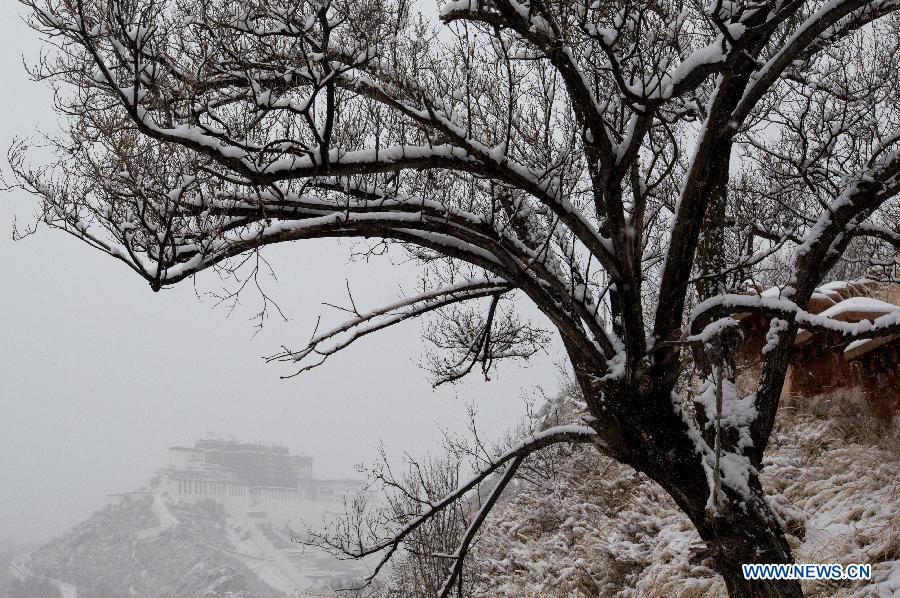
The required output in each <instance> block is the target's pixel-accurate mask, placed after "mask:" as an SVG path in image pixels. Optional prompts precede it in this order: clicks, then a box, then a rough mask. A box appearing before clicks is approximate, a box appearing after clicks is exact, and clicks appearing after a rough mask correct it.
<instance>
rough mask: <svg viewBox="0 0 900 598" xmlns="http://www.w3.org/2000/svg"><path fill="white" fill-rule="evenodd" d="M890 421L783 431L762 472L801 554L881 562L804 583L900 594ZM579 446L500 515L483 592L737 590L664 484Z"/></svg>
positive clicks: (899, 502)
mask: <svg viewBox="0 0 900 598" xmlns="http://www.w3.org/2000/svg"><path fill="white" fill-rule="evenodd" d="M879 425H880V424H876V423H874V422H868V421H867V422H862V423H851V424H848V423H847V422H846V421H844V420H835V419H817V418H814V417H812V416H810V415H800V414H796V413H790V412H788V411H787V410H785V411H783V412H782V414H781V418H780V420H779V422H778V424H777V427H776V430H775V432H774V433H773V436H772V444H771V445H770V449H769V451H768V452H767V457H766V459H765V461H764V467H763V470H762V472H761V477H762V481H763V485H764V487H765V488H766V490H767V493H768V494H769V501H770V504H771V505H772V508H773V510H774V511H775V513H776V515H777V516H778V517H779V519H780V520H781V521H782V524H783V526H784V529H785V532H786V534H787V537H788V541H789V542H790V544H791V547H792V549H793V551H794V557H795V559H796V561H797V562H801V563H816V562H824V563H830V562H839V563H843V564H848V563H871V564H872V565H873V580H872V581H871V582H870V583H862V582H804V591H805V593H806V595H807V596H808V597H813V598H825V597H832V596H835V597H853V598H862V597H864V596H893V595H897V593H898V592H900V539H898V535H897V530H900V482H898V480H900V458H898V456H900V453H898V448H897V447H896V446H893V447H892V446H887V445H886V443H885V442H884V439H885V438H889V434H887V433H886V432H885V430H881V431H879V428H878V426H879ZM560 450H561V449H560ZM575 450H576V451H577V454H576V455H574V456H566V455H562V454H559V455H556V456H554V453H552V452H551V454H549V455H548V456H546V457H543V458H541V459H539V460H538V461H537V463H536V464H534V465H533V467H535V468H536V471H533V472H531V474H532V475H531V476H529V477H530V478H531V479H539V480H541V482H540V483H541V486H540V487H538V486H537V485H535V484H532V483H530V482H528V481H521V482H518V485H517V486H515V487H514V488H513V489H512V491H511V492H510V495H509V496H508V497H507V498H506V499H505V502H504V503H503V504H501V505H500V506H499V508H498V510H497V512H495V513H494V514H492V516H491V518H490V519H489V520H488V523H487V525H486V526H485V530H486V531H485V532H484V533H483V534H482V535H481V538H480V539H479V541H478V542H477V544H476V547H475V551H474V554H473V556H472V564H471V565H470V566H469V570H470V571H471V573H470V575H472V576H474V590H475V591H474V595H476V596H510V597H512V596H516V597H519V596H522V597H538V596H597V595H600V596H620V597H650V596H660V597H662V596H681V597H700V596H725V595H726V593H725V587H724V583H723V582H722V580H721V578H720V577H719V576H718V575H717V574H715V572H714V571H713V570H712V568H711V565H712V563H711V562H710V561H708V560H706V559H705V557H704V553H703V550H702V543H701V541H700V538H699V536H698V535H697V533H696V531H695V530H694V528H693V526H692V525H691V524H690V522H689V521H688V519H687V517H686V516H684V515H683V514H682V513H681V512H680V511H679V510H678V509H677V508H676V507H675V505H674V503H673V502H672V500H671V499H670V498H669V497H668V495H666V493H665V492H664V491H663V490H662V489H661V488H660V487H659V486H657V485H656V484H654V483H652V482H650V481H649V480H648V479H647V478H646V477H644V476H641V475H639V474H636V473H634V472H633V471H632V470H630V469H628V468H626V467H624V466H621V465H618V464H615V463H613V462H611V461H609V460H608V459H606V458H604V457H602V456H600V455H598V454H596V453H593V452H592V451H591V450H590V449H589V448H588V447H580V448H576V449H575ZM539 473H540V474H541V475H538V474H539ZM542 476H543V477H542Z"/></svg>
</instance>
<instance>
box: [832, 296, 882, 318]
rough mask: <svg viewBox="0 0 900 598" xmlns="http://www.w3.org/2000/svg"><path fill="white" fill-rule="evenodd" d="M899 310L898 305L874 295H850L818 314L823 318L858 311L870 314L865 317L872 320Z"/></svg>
mask: <svg viewBox="0 0 900 598" xmlns="http://www.w3.org/2000/svg"><path fill="white" fill-rule="evenodd" d="M898 311H900V307H898V306H896V305H892V304H890V303H887V302H886V301H881V300H880V299H875V298H874V297H850V298H849V299H844V300H843V301H841V302H839V303H837V304H836V305H832V306H831V307H829V308H828V309H826V310H825V311H823V312H822V313H820V314H819V316H821V317H824V318H837V317H838V316H841V315H843V314H846V313H848V312H859V313H865V314H871V315H872V316H873V317H871V318H867V319H871V320H874V319H875V318H876V317H879V316H884V315H887V314H890V313H893V312H898Z"/></svg>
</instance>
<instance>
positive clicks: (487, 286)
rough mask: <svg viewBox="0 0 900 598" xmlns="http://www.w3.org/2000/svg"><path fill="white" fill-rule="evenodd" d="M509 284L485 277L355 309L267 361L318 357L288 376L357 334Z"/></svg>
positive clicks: (496, 293)
mask: <svg viewBox="0 0 900 598" xmlns="http://www.w3.org/2000/svg"><path fill="white" fill-rule="evenodd" d="M510 290H512V287H511V286H510V285H509V284H508V283H505V282H503V281H502V280H500V279H496V278H494V279H490V278H485V279H481V280H472V281H466V282H462V283H459V284H454V285H450V286H447V287H444V288H441V289H437V290H434V291H430V292H427V293H422V294H420V295H416V296H413V297H409V298H407V299H403V300H401V301H397V302H395V303H392V304H390V305H386V306H384V307H382V308H379V309H375V310H372V311H369V312H359V311H356V310H355V307H354V312H355V316H354V317H353V318H351V319H349V320H347V321H346V322H344V323H342V324H340V325H338V326H336V327H335V328H332V329H331V330H328V331H325V332H321V333H318V334H314V335H313V337H312V338H311V339H310V340H309V342H308V343H307V345H306V347H304V348H303V349H300V350H298V351H293V350H290V349H285V350H284V351H283V352H281V353H278V354H276V355H273V356H271V357H269V358H268V361H286V362H291V363H298V364H299V363H301V362H303V361H304V360H306V359H307V358H310V357H316V358H317V359H318V361H316V362H314V363H311V364H308V365H305V366H303V367H301V368H300V369H299V370H298V371H297V372H296V373H294V374H292V375H291V376H289V377H293V376H297V375H298V374H300V373H302V372H305V371H307V370H310V369H312V368H315V367H318V366H320V365H322V364H323V363H324V362H325V361H326V360H327V359H328V358H329V357H331V356H332V355H334V354H335V353H337V352H338V351H340V350H342V349H345V348H347V347H348V346H350V345H351V344H353V343H354V342H355V341H357V340H359V339H360V338H362V337H364V336H367V335H369V334H372V333H374V332H378V331H380V330H384V329H385V328H389V327H391V326H394V325H396V324H399V323H401V322H405V321H407V320H411V319H414V318H417V317H419V316H422V315H425V314H427V313H429V312H432V311H435V310H438V309H440V308H442V307H446V306H448V305H452V304H454V303H459V302H462V301H470V300H473V299H479V298H483V297H491V296H499V295H503V294H504V293H508V292H509V291H510Z"/></svg>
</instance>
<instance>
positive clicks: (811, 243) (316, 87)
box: [11, 0, 900, 596]
mask: <svg viewBox="0 0 900 598" xmlns="http://www.w3.org/2000/svg"><path fill="white" fill-rule="evenodd" d="M20 1H21V2H22V3H23V4H25V5H26V6H27V7H28V8H29V9H30V10H31V11H32V15H33V16H32V24H33V26H34V28H35V29H37V30H38V31H40V32H41V33H42V34H43V35H44V36H45V38H46V39H47V41H48V43H49V44H50V46H51V47H52V48H53V50H52V51H51V52H49V53H48V54H47V56H46V58H45V59H44V60H43V61H42V63H41V65H40V66H39V67H37V68H35V71H34V74H35V75H36V76H37V77H38V78H47V79H50V80H52V81H54V82H57V83H58V84H59V85H60V93H59V94H58V96H57V97H58V100H57V101H58V106H57V109H58V111H59V112H60V114H62V115H64V116H65V118H66V120H67V121H68V131H67V133H66V134H65V135H64V136H62V137H61V138H60V139H57V141H56V146H57V149H58V151H59V161H58V162H57V163H56V165H55V166H52V167H49V168H41V167H35V166H29V165H28V162H27V160H26V159H25V156H26V152H25V151H24V147H23V146H21V145H19V146H16V147H14V148H13V150H12V153H11V159H12V164H13V167H14V169H15V171H16V173H17V176H18V180H19V184H20V185H21V186H22V187H23V188H25V189H27V190H29V191H31V192H32V193H34V194H36V195H37V196H39V197H40V198H41V200H42V205H43V207H44V209H43V220H44V221H45V222H46V223H47V224H49V225H50V226H52V227H56V228H60V229H62V230H65V231H66V232H68V233H70V234H72V235H74V236H75V237H77V238H79V239H81V240H83V241H85V242H87V243H89V244H90V245H92V246H94V247H96V248H97V249H99V250H100V251H103V252H105V253H108V254H109V255H111V256H112V257H114V258H116V259H118V260H120V261H122V262H123V263H125V264H126V265H127V266H128V267H130V268H131V269H132V270H134V271H135V272H137V273H138V274H139V275H140V276H142V277H144V278H145V279H146V280H147V281H148V282H149V284H150V286H151V288H153V289H154V290H159V289H160V288H162V287H164V286H167V285H172V284H175V283H177V282H179V281H182V280H185V279H187V278H189V277H191V276H193V275H194V274H196V273H198V272H200V271H202V270H205V269H207V268H213V267H217V268H225V269H229V270H230V269H233V268H235V267H237V266H238V265H240V264H241V263H244V262H246V261H247V260H249V259H250V258H251V257H252V256H254V255H257V252H258V251H259V250H260V249H261V248H262V247H264V246H266V245H269V244H272V243H281V242H300V241H303V240H306V239H313V238H348V237H349V238H365V239H373V241H371V243H372V245H371V248H372V251H373V252H378V251H380V250H382V249H383V248H384V247H386V246H388V245H400V246H402V247H403V248H406V249H407V250H408V251H409V252H411V254H412V255H413V256H414V257H415V258H416V259H417V260H419V263H420V264H421V266H422V272H423V287H422V292H421V293H419V294H417V295H415V296H409V297H406V298H404V299H402V300H400V301H398V302H397V303H395V304H393V305H390V306H386V307H385V308H384V309H379V310H374V311H371V312H360V311H358V310H356V309H355V308H354V309H353V311H354V313H353V314H352V316H353V317H352V318H351V320H349V321H348V322H346V323H345V324H343V325H341V326H339V327H337V328H335V329H333V330H331V331H328V332H325V333H320V334H317V335H316V336H315V337H314V338H312V339H311V340H310V342H309V343H308V345H307V346H305V347H302V348H299V349H296V350H285V351H284V352H283V353H282V354H280V355H278V356H275V357H276V358H278V359H282V360H286V361H288V362H291V363H296V364H298V368H299V369H300V370H302V369H305V368H309V367H314V366H315V365H318V364H320V363H321V362H322V361H324V360H326V359H327V358H328V357H330V356H331V355H333V354H334V353H335V352H336V351H338V350H340V349H341V348H343V347H346V346H347V345H349V344H350V343H352V342H354V341H356V340H357V339H359V338H361V337H363V336H365V335H367V334H369V333H372V332H376V331H378V330H380V329H383V328H385V327H388V326H391V325H394V324H397V323H399V322H403V321H407V320H410V319H414V318H417V317H420V316H423V315H427V314H430V315H437V316H438V317H439V318H440V317H443V318H444V320H443V321H444V322H445V324H444V325H440V326H436V327H434V328H433V329H432V335H431V340H432V341H434V343H435V345H436V346H437V347H438V348H440V349H441V350H442V353H440V357H436V358H435V359H434V360H433V365H434V367H435V370H436V374H437V380H438V382H440V381H452V380H456V379H458V378H459V377H461V376H463V375H465V374H467V373H469V372H471V371H473V370H476V369H481V370H482V371H483V372H484V374H485V375H487V374H488V372H489V371H490V369H491V368H492V367H493V365H494V364H495V363H496V362H498V361H499V360H502V359H516V358H524V357H528V356H530V355H531V354H532V353H533V352H534V351H535V350H536V348H537V347H539V346H540V345H541V344H542V343H543V342H544V339H543V336H542V332H541V331H540V330H538V329H537V328H536V327H535V326H534V325H532V324H529V323H527V322H523V321H521V320H520V319H519V318H518V317H517V316H516V315H515V312H514V311H513V306H514V303H513V301H514V300H515V299H519V300H528V301H530V302H532V303H533V304H534V305H535V306H536V307H537V309H538V310H540V312H541V313H542V314H543V315H544V316H545V317H546V320H547V322H548V323H549V327H550V328H552V329H554V330H555V332H556V333H558V335H559V337H560V338H561V339H562V344H563V345H564V347H565V351H566V354H567V356H568V359H569V361H570V362H571V367H572V369H573V371H574V373H575V376H576V378H577V381H578V383H579V385H580V387H581V389H582V392H583V394H584V396H585V397H586V401H587V408H588V410H589V412H590V417H589V419H588V420H587V421H586V422H585V425H580V426H564V427H560V428H551V429H548V430H545V431H542V432H540V433H538V434H536V435H533V436H531V437H530V438H529V439H527V440H525V441H524V442H522V443H521V444H519V445H517V446H515V447H513V448H511V449H510V450H509V451H507V452H506V453H504V454H503V455H501V456H500V457H499V458H496V459H493V460H491V462H490V464H489V466H488V467H486V468H485V470H484V471H482V472H480V473H479V474H478V476H476V477H475V478H474V480H475V482H472V483H473V484H475V483H477V482H478V481H480V480H483V479H486V478H487V477H488V476H490V475H492V474H494V473H495V472H496V473H497V474H498V476H499V479H500V484H499V485H498V488H499V489H500V490H502V487H503V485H504V483H505V481H508V480H509V479H510V478H511V476H512V475H513V474H514V473H515V470H516V468H517V467H519V465H520V464H521V463H522V461H523V460H524V459H526V458H527V456H528V455H529V454H531V453H532V452H534V451H537V450H540V449H541V448H543V447H546V446H549V445H551V444H555V443H560V442H566V443H568V442H578V443H588V444H591V445H593V446H594V447H596V448H597V449H598V450H601V451H603V452H604V453H606V454H608V455H610V456H612V457H613V458H615V459H616V460H618V461H620V462H622V463H625V464H628V465H630V466H632V467H634V468H635V469H636V470H638V471H640V472H643V473H645V474H646V475H647V476H649V477H650V478H652V479H653V480H655V481H656V482H658V483H659V484H660V485H661V486H662V487H663V488H665V490H666V491H667V492H668V493H669V494H670V495H671V496H672V498H673V499H674V500H675V502H676V503H677V504H678V505H679V507H680V508H681V509H683V510H684V512H685V513H686V514H687V515H688V516H689V517H690V519H691V521H692V522H693V523H694V525H695V526H696V527H697V530H698V531H699V533H700V536H701V537H702V538H703V539H704V540H705V541H706V542H707V544H708V546H709V549H710V551H711V554H712V555H713V557H714V558H715V561H716V563H717V567H718V570H719V572H720V573H721V574H722V576H723V577H724V579H725V582H726V585H727V587H728V589H729V592H730V593H731V594H732V595H733V596H751V595H753V596H770V595H771V596H774V595H778V596H796V595H800V588H799V585H798V584H797V583H795V582H787V581H785V582H767V583H764V582H752V581H747V580H745V579H743V576H742V574H741V568H740V565H741V563H748V562H770V563H782V562H790V561H791V554H790V551H789V548H788V546H787V544H786V542H785V539H784V535H783V533H782V531H781V529H780V528H779V525H778V523H777V522H776V520H775V518H774V517H773V515H772V512H771V511H770V509H769V507H768V505H767V504H766V501H765V496H764V493H763V490H762V488H761V486H760V483H759V479H758V475H757V470H758V469H759V467H760V466H761V460H762V456H763V453H764V451H765V448H766V445H767V442H768V438H769V434H770V432H771V430H772V425H773V421H774V418H775V414H776V411H777V409H778V401H779V394H780V392H781V388H782V384H783V381H784V377H785V371H786V368H787V363H788V356H789V353H790V350H791V346H792V342H793V339H794V337H795V334H796V333H797V331H798V329H799V328H800V327H804V328H808V329H815V328H827V329H829V330H833V331H835V332H837V333H841V334H845V335H850V336H857V337H871V336H876V335H881V334H892V333H895V332H897V331H898V329H900V320H898V318H897V317H895V315H891V316H885V317H883V318H880V319H878V320H876V321H874V322H864V323H863V324H860V325H850V324H841V323H837V322H834V321H832V320H829V319H827V318H822V317H818V316H814V315H812V314H810V313H809V312H808V311H807V310H806V309H805V308H806V306H807V304H808V301H809V299H810V297H811V296H812V294H813V292H814V289H815V288H816V286H817V285H819V284H820V283H821V281H822V280H823V278H824V277H825V276H826V275H827V274H828V272H829V271H830V270H832V269H833V268H836V267H842V268H843V267H846V263H843V262H842V261H841V258H842V255H843V254H844V252H845V250H846V249H847V247H848V246H849V245H851V243H854V242H862V241H858V240H860V239H864V240H865V241H864V242H865V243H870V244H872V246H873V247H874V249H872V250H871V251H869V252H867V253H866V254H865V256H866V260H865V261H867V262H872V263H871V264H869V265H871V266H873V267H876V268H881V270H880V271H881V272H882V273H887V274H886V275H890V272H891V270H890V268H891V267H892V266H893V264H894V263H895V262H894V255H895V252H896V250H897V249H898V247H900V231H898V229H897V221H896V220H895V219H894V220H891V219H890V213H891V211H893V213H894V214H896V198H897V194H898V190H900V105H898V101H900V98H898V94H897V93H896V90H897V89H898V88H900V69H898V68H897V59H898V56H900V54H898V48H900V33H898V32H900V27H898V19H897V14H896V10H897V8H898V7H900V2H898V1H897V0H873V1H864V0H831V1H827V2H825V1H818V0H809V1H802V0H772V1H762V0H747V1H728V2H725V1H723V0H716V1H715V2H710V3H701V2H693V1H681V0H663V1H644V0H633V1H632V0H610V1H609V2H583V1H581V0H567V1H565V2H556V1H552V0H522V1H520V0H482V1H480V2H479V1H476V0H455V1H452V2H446V3H444V4H443V5H442V6H441V8H440V20H441V21H442V23H443V26H438V25H434V24H432V23H430V22H429V21H427V20H425V19H423V18H421V17H419V16H417V13H416V11H415V10H414V7H413V6H412V5H411V3H410V2H409V0H396V1H393V2H390V1H387V0H362V1H354V0H242V1H238V0H190V1H188V0H20ZM854 255H856V256H857V259H856V262H855V263H856V264H859V259H858V256H859V255H860V252H858V251H857V252H855V254H854ZM248 256H249V257H248ZM760 277H769V278H771V279H773V282H777V283H778V284H779V286H780V288H781V294H780V296H779V297H775V298H773V297H768V296H766V297H761V296H759V295H753V294H747V292H746V291H745V287H743V286H742V285H743V282H744V281H745V280H747V279H751V280H755V279H759V278H760ZM480 310H481V311H480ZM735 310H740V311H754V312H759V313H761V314H763V315H766V316H768V317H770V318H771V327H770V337H769V338H770V342H769V343H768V344H767V346H766V348H765V354H764V355H763V356H762V357H763V366H762V371H761V375H760V379H759V385H758V388H757V389H756V392H755V393H754V394H752V395H750V396H749V397H740V396H737V394H736V393H735V391H734V385H733V383H732V378H733V376H734V372H733V368H732V367H731V364H730V361H731V360H730V358H729V355H730V353H731V352H733V348H734V347H735V346H736V344H737V343H739V342H740V339H739V334H737V333H736V328H735V326H734V323H735V321H734V320H733V319H731V318H730V317H729V316H730V315H731V314H732V313H733V312H734V311H735ZM692 354H693V357H694V358H695V362H696V363H697V364H698V365H699V366H700V367H699V371H700V372H701V373H702V375H703V376H704V377H705V380H706V382H705V386H704V388H705V391H704V392H703V393H701V394H700V395H699V397H698V398H697V399H696V400H694V399H692V398H691V397H692V395H691V394H690V393H689V392H688V386H689V384H690V382H691V376H690V370H689V366H688V364H689V363H690V361H691V355H692ZM436 355H437V354H436ZM716 390H718V392H716ZM472 487H474V486H472V485H467V484H465V483H464V484H462V488H463V489H465V488H472ZM498 491H499V490H498ZM458 496H461V494H460V493H452V494H451V498H455V497H458ZM448 500H449V499H448ZM450 502H452V501H450ZM445 504H449V502H447V501H438V502H436V503H435V504H434V505H433V507H429V509H427V510H426V511H424V512H423V514H422V516H421V518H423V519H426V520H427V519H428V518H429V517H430V515H429V514H430V513H433V512H434V510H435V509H438V508H440V507H442V506H444V505H445ZM485 504H488V506H489V504H490V499H489V500H488V501H487V502H486V503H485ZM482 519H483V518H481V517H480V516H479V517H475V519H474V521H475V524H474V525H475V527H476V528H477V525H478V524H479V523H480V521H481V520H482ZM416 521H419V520H418V519H416V520H414V521H412V522H411V523H410V525H411V526H413V527H415V524H416ZM404 529H409V527H406V528H404ZM397 537H399V538H400V540H398V541H396V542H386V543H382V544H378V545H377V546H376V548H378V547H380V548H383V549H385V550H387V551H388V552H390V553H392V552H393V551H394V550H395V549H396V548H397V546H398V545H399V544H401V543H402V542H401V541H402V539H403V538H404V537H406V535H405V532H404V531H400V532H398V534H397ZM468 537H469V536H468V532H467V533H466V534H465V538H468ZM465 538H464V540H465ZM395 539H396V538H395ZM465 547H466V544H465V542H464V543H463V546H462V548H463V550H461V551H460V552H459V553H458V554H457V555H455V557H456V558H455V560H456V563H457V564H456V565H454V566H453V567H452V572H453V575H454V577H453V579H457V580H458V572H459V571H458V570H459V569H460V568H461V563H462V560H463V557H464V556H465V550H464V549H465ZM368 548H371V547H367V548H366V549H365V550H360V551H359V552H361V553H362V552H366V551H367V550H368ZM450 581H453V580H452V579H451V580H450ZM451 585H452V583H451V584H450V585H448V586H447V587H448V588H449V587H450V586H451Z"/></svg>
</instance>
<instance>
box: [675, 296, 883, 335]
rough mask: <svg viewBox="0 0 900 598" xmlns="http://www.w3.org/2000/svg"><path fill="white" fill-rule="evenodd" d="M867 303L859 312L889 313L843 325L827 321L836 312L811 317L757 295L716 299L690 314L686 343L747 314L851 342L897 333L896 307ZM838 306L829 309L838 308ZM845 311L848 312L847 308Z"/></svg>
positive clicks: (782, 301) (790, 305)
mask: <svg viewBox="0 0 900 598" xmlns="http://www.w3.org/2000/svg"><path fill="white" fill-rule="evenodd" d="M858 299H865V298H858ZM868 301H869V303H865V304H862V305H860V306H859V308H860V309H862V310H864V309H865V308H866V306H870V307H872V308H873V309H875V310H876V311H877V310H885V311H886V310H889V312H888V313H885V314H884V315H879V316H877V317H873V318H871V319H862V320H860V321H859V322H846V321H842V320H839V319H837V318H834V317H831V316H832V315H837V313H836V312H835V313H831V311H830V310H826V311H825V312H823V313H821V314H813V313H810V312H808V311H805V310H803V309H801V308H800V307H799V306H797V304H796V303H794V302H793V301H790V300H788V299H778V298H774V297H760V296H757V295H737V294H733V295H732V294H726V295H718V296H716V297H712V298H710V299H707V300H706V301H704V302H702V303H700V304H699V305H697V307H695V308H694V310H693V311H692V312H691V318H690V324H689V329H690V331H691V335H690V336H689V337H688V340H689V341H702V340H703V339H704V338H706V337H707V336H708V335H709V334H711V333H712V334H714V333H715V331H716V330H718V329H719V328H720V327H721V326H723V321H724V320H723V319H720V318H723V316H729V315H731V314H735V313H737V312H751V313H757V314H761V315H763V316H766V317H769V318H773V319H774V318H778V319H780V320H785V321H788V322H790V321H794V322H797V324H799V325H800V326H802V327H803V328H806V329H807V330H810V331H814V332H828V333H835V334H839V335H842V336H845V337H848V338H851V339H863V338H875V337H880V336H888V335H892V334H896V333H898V332H900V307H896V306H892V305H890V304H887V303H884V302H881V301H876V300H868ZM846 302H851V303H852V302H853V300H851V299H847V300H846V301H845V302H842V303H846ZM842 303H839V304H838V305H837V306H835V307H834V308H832V309H835V308H837V307H839V306H841V305H842ZM854 305H855V304H854ZM845 307H846V308H849V307H850V306H849V305H847V306H845Z"/></svg>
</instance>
